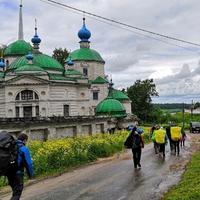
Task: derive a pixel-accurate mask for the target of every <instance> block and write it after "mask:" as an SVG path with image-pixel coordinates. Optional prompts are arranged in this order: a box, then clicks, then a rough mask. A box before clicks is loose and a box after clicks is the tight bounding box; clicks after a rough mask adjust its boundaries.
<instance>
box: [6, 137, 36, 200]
mask: <svg viewBox="0 0 200 200" xmlns="http://www.w3.org/2000/svg"><path fill="white" fill-rule="evenodd" d="M27 140H28V136H27V135H26V134H20V135H19V137H18V139H17V142H16V143H17V148H18V158H17V166H16V169H15V170H13V171H11V172H9V173H8V174H7V175H6V176H7V178H8V183H9V185H10V187H11V188H12V197H11V199H10V200H19V199H20V197H21V194H22V191H23V187H24V168H26V172H27V174H28V176H29V178H32V177H33V163H32V159H31V156H30V152H29V149H28V147H26V142H27Z"/></svg>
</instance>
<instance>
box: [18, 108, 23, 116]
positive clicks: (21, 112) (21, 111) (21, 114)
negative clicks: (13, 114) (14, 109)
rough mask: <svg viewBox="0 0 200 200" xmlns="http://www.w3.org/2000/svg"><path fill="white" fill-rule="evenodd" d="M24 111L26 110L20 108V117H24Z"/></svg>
mask: <svg viewBox="0 0 200 200" xmlns="http://www.w3.org/2000/svg"><path fill="white" fill-rule="evenodd" d="M23 111H24V108H23V107H22V106H19V117H24V114H23Z"/></svg>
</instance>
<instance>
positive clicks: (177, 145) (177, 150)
mask: <svg viewBox="0 0 200 200" xmlns="http://www.w3.org/2000/svg"><path fill="white" fill-rule="evenodd" d="M173 143H174V151H175V154H176V153H177V155H179V152H180V141H173Z"/></svg>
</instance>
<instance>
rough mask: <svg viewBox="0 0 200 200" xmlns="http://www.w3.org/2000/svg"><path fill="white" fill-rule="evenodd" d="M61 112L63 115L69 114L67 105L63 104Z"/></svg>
mask: <svg viewBox="0 0 200 200" xmlns="http://www.w3.org/2000/svg"><path fill="white" fill-rule="evenodd" d="M63 114H64V117H68V116H69V105H64V106H63Z"/></svg>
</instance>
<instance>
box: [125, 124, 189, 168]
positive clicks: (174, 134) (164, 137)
mask: <svg viewBox="0 0 200 200" xmlns="http://www.w3.org/2000/svg"><path fill="white" fill-rule="evenodd" d="M142 133H143V130H142V129H141V128H137V127H136V126H135V127H132V128H131V132H130V134H129V136H128V137H127V139H126V141H125V142H124V145H125V147H126V148H128V149H132V153H133V163H134V168H135V169H137V168H141V163H140V160H141V152H142V148H144V140H143V137H142ZM149 137H150V139H151V140H152V142H153V146H154V151H155V154H159V155H161V156H162V157H163V159H164V158H165V146H166V145H167V144H168V141H169V145H170V151H171V153H172V154H174V155H179V154H180V145H181V147H184V146H185V139H186V134H185V131H184V130H183V129H182V128H181V127H179V126H176V125H169V126H168V127H166V129H164V128H163V127H161V126H159V125H155V126H152V127H151V129H150V133H149Z"/></svg>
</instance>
